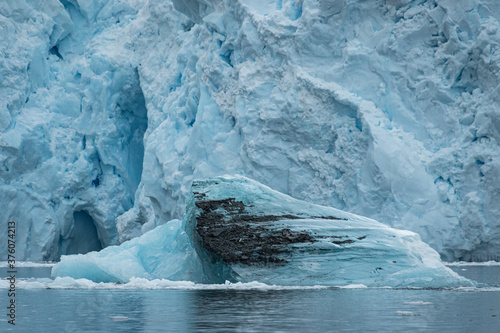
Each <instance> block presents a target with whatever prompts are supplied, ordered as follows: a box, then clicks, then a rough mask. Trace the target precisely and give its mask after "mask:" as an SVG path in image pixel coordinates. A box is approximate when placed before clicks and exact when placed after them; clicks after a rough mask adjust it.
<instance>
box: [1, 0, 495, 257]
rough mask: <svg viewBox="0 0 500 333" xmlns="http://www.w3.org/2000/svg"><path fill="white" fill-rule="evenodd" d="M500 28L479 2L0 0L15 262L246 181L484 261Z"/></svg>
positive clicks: (101, 236)
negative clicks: (201, 192)
mask: <svg viewBox="0 0 500 333" xmlns="http://www.w3.org/2000/svg"><path fill="white" fill-rule="evenodd" d="M499 17H500V7H499V6H498V4H497V3H496V1H494V0H462V1H449V0H439V1H438V0H427V1H408V0H400V1H395V2H386V1H365V2H352V1H345V0H320V1H313V0H304V1H295V0H277V1H272V0H259V1H242V0H238V1H233V0H222V1H212V0H174V1H172V2H171V1H164V0H63V1H58V0H46V1H41V0H33V1H26V0H23V1H4V2H2V3H1V4H0V34H1V35H2V36H3V38H2V40H1V41H0V53H1V55H0V211H1V212H2V215H1V216H0V220H1V224H2V225H3V224H4V223H6V222H7V221H11V220H14V221H16V222H17V228H18V230H17V237H18V238H17V256H18V259H23V260H32V261H40V260H58V259H59V257H60V256H61V255H65V254H68V250H67V249H68V248H69V249H75V250H74V251H76V252H81V253H83V252H86V251H89V250H92V249H97V248H100V247H102V248H105V247H107V246H110V245H118V244H120V243H122V242H124V241H126V240H129V239H131V238H134V237H137V236H139V235H141V234H143V233H145V232H147V231H149V230H151V229H153V228H155V227H157V226H159V225H162V224H165V223H166V222H168V221H170V220H172V219H175V218H178V219H182V218H183V214H184V212H185V206H186V200H187V195H188V192H189V188H190V185H191V183H192V181H193V179H196V178H205V177H212V176H219V175H222V174H241V175H245V176H248V177H250V178H252V179H255V180H257V181H259V182H261V183H263V184H266V185H268V186H270V187H271V188H273V189H274V190H277V191H280V192H283V193H286V194H289V195H291V196H292V197H294V198H297V199H301V200H305V201H307V202H311V203H318V204H323V205H327V206H332V207H336V208H339V209H342V210H344V211H348V212H352V213H355V214H359V215H363V216H368V217H370V218H373V219H376V220H378V221H381V222H382V223H385V224H387V225H390V226H393V227H396V228H401V229H407V230H411V231H414V232H417V233H418V234H419V235H420V236H421V237H422V239H423V240H424V241H425V242H427V243H429V244H430V245H431V247H433V248H434V249H436V250H437V251H438V252H439V253H440V254H441V256H442V257H443V259H445V260H447V261H454V260H462V261H488V260H498V259H499V258H498V253H499V252H498V250H499V249H500V222H499V221H500V206H499V205H498V202H499V201H500V192H499V191H498V188H500V149H499V147H498V145H499V140H500V122H499V120H498V119H500V117H499V114H498V113H499V110H500V109H499V108H498V104H499V99H498V97H497V96H499V93H498V89H499V88H498V87H499V86H500V82H499V75H498V71H499V67H498V63H500V62H499V53H498V45H499V43H500V33H499V31H498V26H499V23H500V22H499ZM75 214H76V215H75ZM81 214H85V215H86V216H89V217H90V220H89V219H87V221H90V224H87V225H88V228H85V230H87V231H89V234H91V235H92V236H89V237H88V238H89V239H88V240H87V239H77V238H75V237H74V232H73V230H78V226H77V225H76V222H75V216H80V215H81ZM76 220H78V219H76ZM92 224H93V226H94V228H95V232H94V229H93V228H92ZM87 241H88V244H86V243H87ZM0 242H1V243H5V233H0ZM67 243H69V244H67ZM61 244H66V245H61ZM70 252H71V251H70ZM0 254H1V255H2V256H4V254H5V248H1V249H0ZM4 257H5V256H4Z"/></svg>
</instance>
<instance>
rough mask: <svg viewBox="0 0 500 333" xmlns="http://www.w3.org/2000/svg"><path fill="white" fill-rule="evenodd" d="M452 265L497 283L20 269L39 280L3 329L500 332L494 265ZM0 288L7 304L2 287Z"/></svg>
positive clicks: (26, 288) (1, 323)
mask: <svg viewBox="0 0 500 333" xmlns="http://www.w3.org/2000/svg"><path fill="white" fill-rule="evenodd" d="M451 268H452V269H453V270H455V271H456V272H458V273H460V274H462V275H464V276H466V277H469V278H474V279H476V280H478V281H480V282H485V283H489V284H490V285H492V286H496V287H494V288H476V289H458V290H397V289H368V288H365V289H332V288H329V289H327V288H325V289H319V288H316V289H315V288H311V289H279V288H273V287H269V286H263V285H260V284H246V285H231V286H216V287H213V286H212V287H210V286H200V285H194V284H182V283H180V284H178V283H177V284H176V283H170V284H169V283H163V284H162V283H160V282H158V283H156V284H155V283H151V284H148V283H147V282H146V281H142V282H141V281H140V280H139V281H138V282H136V284H131V285H115V284H94V283H91V282H88V281H87V282H80V283H79V284H78V283H75V282H74V280H72V281H70V280H68V281H69V282H68V281H66V282H60V283H59V284H57V283H54V282H53V281H51V280H49V279H43V278H46V277H48V274H49V272H50V267H36V268H33V267H31V268H30V267H21V268H19V274H18V275H19V276H20V277H21V276H25V277H27V276H30V275H31V276H36V277H38V278H39V279H38V280H37V281H39V282H38V283H36V282H25V281H19V283H18V285H19V288H18V294H17V301H16V302H17V304H18V308H17V313H16V315H17V318H16V326H15V328H14V327H12V326H11V325H9V324H7V322H6V316H4V315H3V316H1V317H0V331H1V332H4V331H5V332H7V331H19V332H28V331H32V332H201V331H202V332H332V331H336V332H360V331H362V332H401V331H412V332H495V333H497V332H500V266H456V267H455V266H452V267H451ZM28 269H29V271H28ZM5 270H6V269H5V268H2V273H1V274H2V276H5V274H4V273H5ZM23 274H24V275H23ZM40 278H41V279H40ZM141 283H142V285H141ZM75 286H78V287H77V288H78V289H74V288H75ZM141 286H142V287H141ZM47 288H51V289H47ZM61 288H70V289H61ZM139 288H159V289H154V290H151V289H139ZM0 293H2V294H5V295H2V297H1V300H2V301H1V302H2V303H4V304H7V301H8V300H7V297H6V290H5V289H3V290H0ZM2 307H3V305H2Z"/></svg>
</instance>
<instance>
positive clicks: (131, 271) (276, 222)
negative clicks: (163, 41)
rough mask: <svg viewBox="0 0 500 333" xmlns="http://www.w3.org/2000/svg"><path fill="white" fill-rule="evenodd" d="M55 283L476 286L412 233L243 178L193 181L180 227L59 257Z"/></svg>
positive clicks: (165, 227) (170, 226)
mask: <svg viewBox="0 0 500 333" xmlns="http://www.w3.org/2000/svg"><path fill="white" fill-rule="evenodd" d="M53 276H54V277H56V276H60V277H62V276H70V277H72V278H87V279H90V280H93V281H96V282H112V281H119V282H127V281H129V280H130V279H131V278H133V277H140V278H147V279H161V278H164V279H170V280H183V279H184V280H191V281H195V282H205V283H206V282H209V283H224V282H225V281H231V282H244V283H246V282H252V281H258V282H261V283H266V284H270V285H300V286H311V285H326V286H345V285H356V284H360V285H361V284H362V285H366V286H369V287H383V286H391V287H435V288H439V287H456V286H471V285H473V283H472V282H471V281H469V280H467V279H465V278H462V277H460V276H458V275H457V274H456V273H454V272H453V271H451V270H450V269H449V268H447V267H446V266H444V264H443V263H442V262H441V260H440V258H439V254H438V253H437V252H436V251H434V250H433V249H431V248H430V247H429V246H428V245H427V244H425V243H423V242H422V241H421V240H420V237H419V236H418V235H417V234H415V233H413V232H410V231H405V230H396V229H393V228H390V227H388V226H386V225H384V224H381V223H379V222H377V221H374V220H372V219H368V218H365V217H361V216H357V215H354V214H350V213H347V212H344V211H341V210H337V209H334V208H330V207H323V206H318V205H314V204H310V203H306V202H304V201H300V200H297V199H294V198H291V197H290V196H287V195H285V194H282V193H279V192H277V191H274V190H272V189H270V188H269V187H267V186H264V185H262V184H260V183H258V182H256V181H254V180H250V179H248V178H245V177H242V176H237V177H234V176H224V177H216V178H211V179H206V180H199V181H195V182H193V185H192V187H191V195H190V197H189V200H188V204H187V211H186V215H185V218H184V220H183V221H182V222H181V221H179V220H173V221H171V222H169V223H167V224H165V225H162V226H159V227H157V228H155V229H153V230H151V231H149V232H147V233H145V234H144V235H142V236H141V237H139V238H136V239H133V240H131V241H127V242H125V243H123V244H122V245H120V246H113V247H108V248H106V249H104V250H102V251H100V252H91V253H88V254H85V255H72V256H63V257H62V259H61V262H60V263H59V264H58V265H56V266H55V267H54V268H53Z"/></svg>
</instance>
